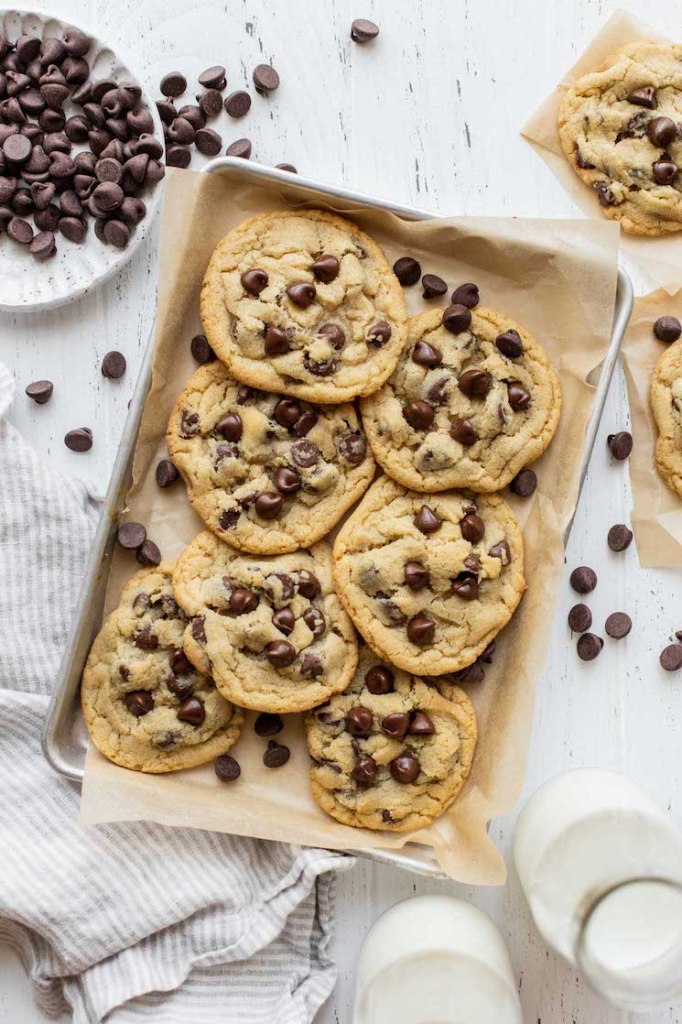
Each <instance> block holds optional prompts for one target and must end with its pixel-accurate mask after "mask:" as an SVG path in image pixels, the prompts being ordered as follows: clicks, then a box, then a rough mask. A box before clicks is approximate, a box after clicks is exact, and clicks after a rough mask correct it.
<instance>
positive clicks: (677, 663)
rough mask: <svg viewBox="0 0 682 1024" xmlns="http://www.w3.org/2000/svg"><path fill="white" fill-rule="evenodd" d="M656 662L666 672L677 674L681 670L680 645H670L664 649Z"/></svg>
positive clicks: (681, 647)
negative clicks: (658, 662)
mask: <svg viewBox="0 0 682 1024" xmlns="http://www.w3.org/2000/svg"><path fill="white" fill-rule="evenodd" d="M658 660H659V661H660V663H661V668H664V669H665V670H666V672H677V670H678V669H680V668H682V644H670V645H669V646H668V647H665V648H664V649H663V650H662V651H661V654H660V657H659V659H658Z"/></svg>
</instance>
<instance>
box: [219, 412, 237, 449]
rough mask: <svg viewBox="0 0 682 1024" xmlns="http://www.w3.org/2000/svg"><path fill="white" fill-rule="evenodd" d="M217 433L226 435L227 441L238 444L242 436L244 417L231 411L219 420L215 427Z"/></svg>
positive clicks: (222, 435)
mask: <svg viewBox="0 0 682 1024" xmlns="http://www.w3.org/2000/svg"><path fill="white" fill-rule="evenodd" d="M213 429H214V430H215V432H216V434H219V435H220V437H224V438H225V440H226V441H231V442H232V443H233V444H236V443H237V441H239V440H240V439H241V436H242V429H243V428H242V418H241V416H239V415H238V413H236V412H230V413H228V414H227V416H223V417H222V419H220V420H218V422H217V423H216V425H215V427H214V428H213Z"/></svg>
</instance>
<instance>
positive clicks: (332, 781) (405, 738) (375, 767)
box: [306, 646, 476, 832]
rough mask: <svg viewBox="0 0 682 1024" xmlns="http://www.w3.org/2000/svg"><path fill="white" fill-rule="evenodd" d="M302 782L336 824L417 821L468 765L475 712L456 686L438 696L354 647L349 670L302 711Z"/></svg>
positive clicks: (400, 827) (396, 827) (457, 784)
mask: <svg viewBox="0 0 682 1024" xmlns="http://www.w3.org/2000/svg"><path fill="white" fill-rule="evenodd" d="M306 735H307V740H308V752H309V754H310V757H311V759H312V766H311V769H310V783H311V788H312V793H313V796H314V798H315V800H316V801H317V802H318V803H319V805H320V806H321V807H322V808H323V810H325V811H326V812H327V814H330V815H331V816H332V817H333V818H336V820H337V821H340V822H342V823H343V824H344V825H353V826H357V827H361V828H371V829H384V830H390V831H393V832H405V831H408V830H413V829H418V828H423V827H424V826H426V825H428V824H429V823H430V822H431V821H433V819H434V818H437V817H439V815H441V814H443V813H444V811H446V810H447V808H448V807H449V806H450V805H451V804H452V803H453V801H454V800H455V798H456V797H457V795H458V794H459V792H460V790H461V788H462V786H463V785H464V782H465V781H466V779H467V777H468V775H469V772H470V770H471V763H472V760H473V756H474V749H475V747H476V715H475V712H474V708H473V706H472V704H471V701H470V700H469V698H468V697H467V695H466V694H465V693H464V691H463V690H460V689H459V688H458V687H452V688H451V689H450V691H449V699H447V700H446V699H445V698H444V697H442V696H440V694H439V693H438V692H437V691H436V690H435V689H434V688H433V687H430V686H427V684H426V683H424V682H423V681H422V680H421V679H419V678H417V677H415V676H411V675H409V674H407V673H405V672H401V671H400V670H399V669H396V668H394V667H393V666H390V665H387V664H385V663H384V662H382V661H380V660H379V659H378V658H377V657H376V656H375V655H374V654H373V652H372V651H371V650H370V649H369V648H367V647H364V646H363V647H362V648H361V651H360V661H359V663H358V668H357V672H356V674H355V677H354V679H353V681H352V683H351V685H350V687H349V688H348V690H347V691H346V692H345V693H342V694H340V695H339V696H336V697H332V699H331V700H330V701H328V702H327V703H326V704H323V705H322V707H320V708H316V709H315V710H314V711H312V712H311V713H310V714H309V715H308V716H307V718H306Z"/></svg>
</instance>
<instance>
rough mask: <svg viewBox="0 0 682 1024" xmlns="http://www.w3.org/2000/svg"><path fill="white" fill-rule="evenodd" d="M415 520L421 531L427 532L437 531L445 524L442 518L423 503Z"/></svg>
mask: <svg viewBox="0 0 682 1024" xmlns="http://www.w3.org/2000/svg"><path fill="white" fill-rule="evenodd" d="M413 522H414V525H415V526H416V527H417V529H418V530H420V531H421V533H427V534H428V533H435V532H436V530H440V528H441V526H442V525H443V521H442V519H440V518H439V516H437V515H436V514H435V512H434V511H433V510H432V509H430V508H429V506H428V505H422V507H421V508H420V509H419V511H418V512H417V514H416V516H415V517H414V520H413Z"/></svg>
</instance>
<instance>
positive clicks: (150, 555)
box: [135, 538, 161, 566]
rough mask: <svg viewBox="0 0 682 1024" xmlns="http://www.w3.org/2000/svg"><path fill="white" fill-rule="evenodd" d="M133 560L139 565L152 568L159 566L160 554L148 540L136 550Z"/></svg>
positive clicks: (155, 546) (155, 545)
mask: <svg viewBox="0 0 682 1024" xmlns="http://www.w3.org/2000/svg"><path fill="white" fill-rule="evenodd" d="M135 558H136V560H137V561H138V562H139V563H140V565H147V566H153V565H160V564H161V552H160V551H159V548H158V545H157V544H155V543H154V541H153V540H149V538H147V540H146V541H144V543H143V544H141V545H140V547H139V548H138V549H137V552H136V554H135Z"/></svg>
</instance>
